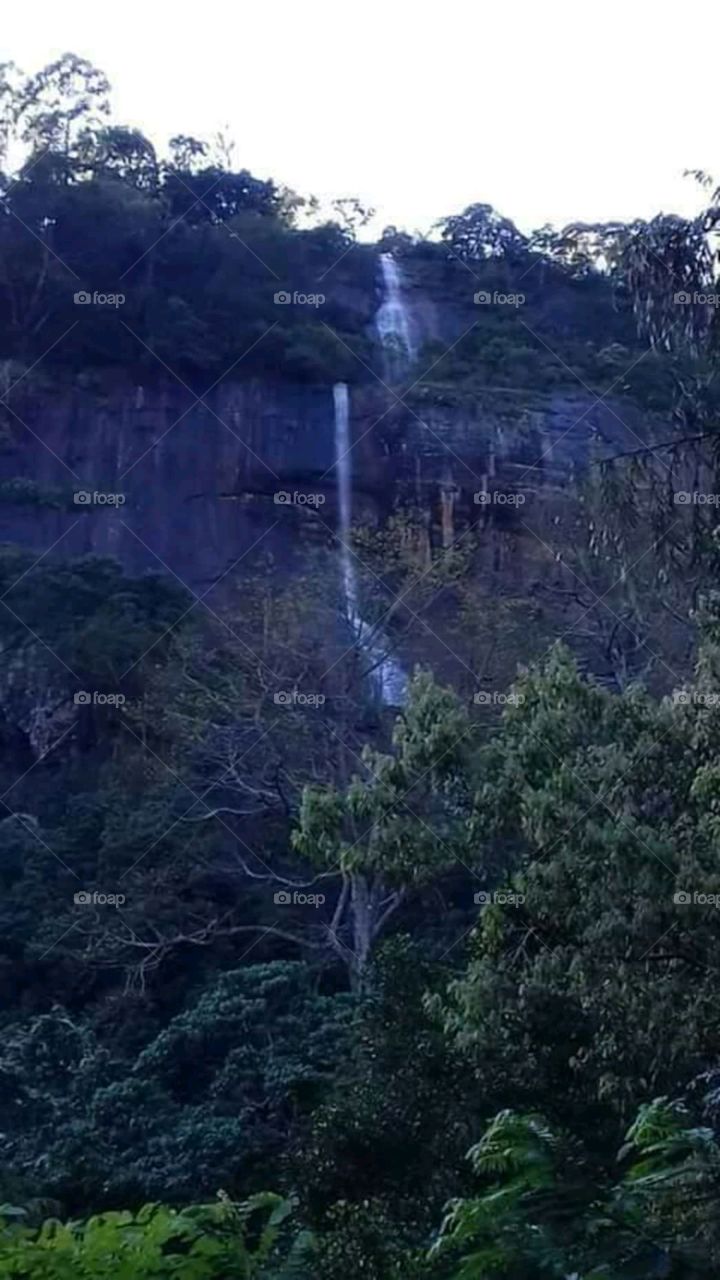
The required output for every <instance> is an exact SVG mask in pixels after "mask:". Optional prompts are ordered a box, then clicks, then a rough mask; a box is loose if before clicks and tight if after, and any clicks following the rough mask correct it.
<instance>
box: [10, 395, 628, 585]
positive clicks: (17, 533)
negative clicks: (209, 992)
mask: <svg viewBox="0 0 720 1280" xmlns="http://www.w3.org/2000/svg"><path fill="white" fill-rule="evenodd" d="M10 403H11V405H12V410H13V412H12V413H11V414H8V415H7V416H6V419H5V429H4V433H3V438H2V441H1V443H0V540H2V541H3V542H15V543H17V544H19V545H21V546H25V547H28V548H30V549H32V550H35V551H37V553H38V554H40V553H42V552H46V551H47V550H48V548H50V547H54V549H55V550H54V553H55V554H58V555H63V556H70V555H83V554H89V553H94V554H98V555H112V556H116V557H118V559H119V560H120V561H121V563H122V564H123V565H124V566H125V567H126V568H127V570H128V571H130V572H131V573H142V572H144V571H146V570H156V571H158V570H161V569H162V568H163V567H164V568H165V569H166V570H168V571H170V572H172V573H174V574H176V575H177V576H178V577H179V578H180V579H181V581H183V582H184V583H185V584H187V586H189V587H190V588H192V589H193V590H195V591H197V590H199V589H201V588H205V587H207V586H208V585H210V584H211V583H213V582H215V581H216V580H217V579H218V578H220V577H221V576H222V575H223V574H227V573H228V571H229V570H232V566H233V565H235V564H236V563H237V562H238V561H239V560H240V558H242V557H245V558H246V559H245V563H247V564H250V563H252V557H253V554H254V549H260V548H262V550H263V551H265V552H270V553H272V554H273V555H274V556H275V557H276V559H277V562H278V563H279V564H281V565H288V564H289V563H291V561H292V556H293V555H295V554H297V553H298V552H299V550H300V549H301V547H302V545H303V541H304V532H306V533H307V534H308V535H309V536H310V537H311V538H312V539H313V541H315V542H317V540H318V539H321V540H322V539H327V541H328V543H330V542H331V540H332V537H333V533H334V530H335V528H336V514H337V513H336V480H335V471H334V464H335V434H334V417H333V395H332V387H330V386H328V387H312V386H303V385H294V386H293V385H288V384H286V383H283V382H281V381H277V382H262V383H260V382H245V383H241V382H230V381H228V382H225V383H223V384H221V385H220V386H219V387H218V388H217V389H216V390H214V391H213V392H211V393H210V394H209V395H208V396H205V397H204V398H203V399H202V400H197V399H196V398H195V397H194V396H193V395H192V394H191V393H190V392H189V391H188V390H186V389H184V388H182V387H180V386H178V385H177V384H171V383H170V382H167V383H164V384H160V383H155V384H154V385H148V386H145V387H136V386H129V385H123V384H122V383H119V384H118V383H116V384H115V385H112V386H107V387H105V388H104V389H103V392H102V394H99V393H98V392H97V391H90V390H83V389H78V388H72V389H65V390H62V389H59V390H56V391H54V392H53V393H52V394H51V395H50V394H42V393H29V392H24V393H23V394H22V395H20V394H16V395H14V396H13V397H12V399H11V401H10ZM350 404H351V433H352V438H353V440H354V442H355V443H354V445H353V489H354V506H355V513H356V515H357V517H358V518H361V519H364V520H369V521H371V522H375V521H380V520H382V519H383V518H385V517H386V516H387V515H388V514H389V513H390V512H391V511H392V510H393V509H396V508H397V506H398V505H402V504H407V505H412V506H413V507H414V508H415V509H420V510H422V511H424V512H425V513H426V521H427V525H428V528H429V530H430V538H431V541H432V542H434V543H437V545H443V544H444V545H448V543H449V542H450V541H452V538H453V536H456V534H457V533H458V532H460V531H461V529H462V528H463V526H464V525H466V524H467V523H468V522H473V521H474V520H475V519H476V518H477V515H478V504H477V502H476V501H475V499H474V495H475V494H476V493H478V492H480V491H482V490H483V488H493V487H499V488H501V489H511V490H514V491H517V492H521V493H523V494H524V495H525V499H526V503H525V505H524V511H525V512H526V513H528V514H529V513H530V512H532V513H533V518H534V519H537V518H540V517H541V516H542V511H543V508H544V507H546V506H547V507H548V510H549V509H550V506H552V500H553V499H554V498H556V497H557V495H558V494H559V493H562V492H563V491H564V490H565V489H566V488H567V484H568V482H569V480H570V478H571V476H572V475H573V474H574V473H577V472H578V471H581V470H582V469H583V468H584V467H586V466H587V465H588V462H589V460H590V458H591V456H592V455H593V453H595V454H596V455H597V454H598V453H601V452H602V451H603V449H605V448H612V449H631V448H633V447H634V446H636V445H637V443H638V440H639V439H644V438H647V436H648V433H649V432H650V431H652V430H653V424H652V423H651V422H649V420H648V418H647V416H645V415H643V414H642V413H640V412H639V411H638V410H637V409H633V408H632V407H631V406H628V404H627V403H624V404H621V405H620V404H613V402H612V401H610V402H606V401H600V400H593V397H592V396H591V395H589V394H587V395H586V394H584V393H582V394H580V395H567V396H557V395H556V396H553V397H547V398H543V397H541V396H534V397H531V396H529V395H528V393H526V392H525V393H518V394H517V395H512V394H507V395H505V396H504V397H503V396H500V395H498V393H497V392H494V393H488V395H487V397H485V396H482V397H480V398H478V400H477V401H476V402H475V403H473V404H471V405H465V406H463V407H462V408H458V407H456V406H453V405H448V404H443V403H442V400H441V399H440V400H438V397H437V395H433V396H431V397H430V396H428V397H425V396H424V395H423V394H418V392H417V390H416V392H414V393H413V396H412V398H410V399H408V400H407V402H405V401H400V400H396V399H394V397H393V396H392V395H391V394H390V393H389V392H388V391H387V390H386V389H385V388H383V387H382V386H380V385H379V384H374V385H372V386H370V385H368V384H364V385H361V386H357V387H354V388H351V395H350ZM296 491H297V492H298V493H300V494H302V495H305V496H306V495H308V494H317V495H320V498H321V500H322V501H321V505H319V506H314V507H313V506H311V505H308V504H304V505H298V504H291V505H283V504H282V502H280V503H278V502H277V501H276V495H278V494H279V493H282V492H289V493H291V494H293V493H294V492H296ZM78 494H80V495H85V496H87V495H89V500H86V497H85V496H84V497H83V498H81V500H80V501H78V500H77V499H76V496H75V495H78ZM95 495H101V496H100V497H97V498H96V496H95ZM107 495H121V496H120V498H119V499H115V497H114V496H111V497H110V498H108V497H107ZM116 503H117V505H116ZM298 534H299V535H300V536H298ZM238 571H239V570H238Z"/></svg>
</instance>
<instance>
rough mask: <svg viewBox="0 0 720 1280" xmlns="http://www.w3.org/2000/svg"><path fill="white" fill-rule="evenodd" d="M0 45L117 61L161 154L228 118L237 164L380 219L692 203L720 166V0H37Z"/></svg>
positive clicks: (36, 61) (633, 209)
mask: <svg viewBox="0 0 720 1280" xmlns="http://www.w3.org/2000/svg"><path fill="white" fill-rule="evenodd" d="M8 8H9V11H8V13H7V14H6V15H5V19H4V23H3V28H4V29H3V33H2V44H3V57H10V58H12V59H14V61H16V62H17V63H18V64H19V65H20V67H22V69H23V70H25V71H34V70H36V69H37V68H38V67H40V66H41V65H43V64H44V63H46V62H48V61H49V60H51V59H53V58H55V57H57V56H58V55H59V54H61V53H63V52H65V51H66V50H72V51H73V52H76V53H78V54H80V55H82V56H84V57H86V58H89V59H90V60H91V61H92V62H94V63H95V64H96V65H97V66H99V67H101V68H102V69H103V70H104V71H105V72H106V73H107V75H108V76H109V78H110V80H111V82H112V84H113V86H114V105H115V116H116V118H117V119H118V120H119V121H120V122H121V123H125V124H130V125H134V126H136V127H139V128H142V129H143V131H144V132H145V133H146V134H148V136H149V137H150V138H151V139H152V140H153V142H155V143H156V145H159V146H160V147H163V148H164V146H165V144H166V142H167V139H168V138H169V137H170V136H171V135H172V134H174V133H191V134H194V135H195V136H198V137H208V136H209V135H211V134H213V133H214V132H216V131H217V130H218V129H219V128H224V127H227V130H228V132H229V134H230V135H231V136H232V137H233V138H234V139H235V141H236V144H237V148H236V152H235V158H236V161H237V163H238V166H239V167H246V168H249V169H251V170H252V172H254V173H255V174H257V175H258V176H259V177H273V178H275V179H276V180H277V181H279V182H283V183H285V184H287V185H289V186H291V187H294V188H295V189H296V190H298V191H299V192H301V193H303V194H308V193H313V194H315V195H317V196H319V197H320V198H321V199H322V200H328V199H330V198H332V197H334V196H345V195H357V196H359V197H360V198H361V199H362V200H363V201H365V202H367V203H369V204H371V205H373V206H374V207H375V208H376V209H377V210H378V219H377V225H378V226H379V227H382V226H384V225H386V224H388V223H396V224H397V225H399V226H402V227H404V228H406V229H408V230H415V229H421V230H426V229H427V228H428V227H429V226H430V225H431V223H432V222H433V221H434V220H435V219H437V218H439V217H441V216H443V215H444V214H447V213H453V212H458V211H460V210H461V209H463V208H464V207H465V205H467V204H470V203H472V202H474V201H484V202H487V203H489V204H493V205H495V207H496V208H497V209H499V210H500V211H501V212H502V213H504V214H506V215H507V216H509V217H511V218H513V219H514V220H515V221H516V222H517V223H518V225H519V226H521V227H522V228H523V229H524V230H527V229H529V228H531V227H533V226H540V225H541V224H542V223H544V222H552V223H554V224H556V225H564V224H565V223H567V222H570V221H575V220H582V221H600V220H602V221H606V220H609V219H614V218H630V217H634V216H640V217H649V216H652V215H653V214H654V213H656V212H658V211H660V210H663V211H665V212H680V213H689V212H694V211H695V210H696V209H697V208H698V206H699V203H700V199H701V197H700V195H699V191H698V188H697V187H696V186H695V184H694V183H693V182H692V181H691V180H690V179H687V178H685V179H684V178H683V177H682V171H683V169H685V168H703V169H706V170H708V171H709V172H710V173H712V174H713V175H716V174H717V175H718V176H719V177H720V155H719V154H718V152H719V151H720V143H719V141H718V131H717V100H716V77H715V76H714V75H713V72H712V68H713V57H714V54H715V52H716V50H717V35H718V28H719V27H720V20H719V18H718V16H717V12H716V11H718V12H720V7H719V6H717V4H713V3H710V2H709V0H708V3H699V2H698V0H684V2H683V3H682V4H681V5H672V6H671V5H670V3H669V0H604V2H603V3H602V4H599V3H598V2H597V0H593V2H592V3H589V2H588V0H545V2H543V0H516V2H515V3H509V2H508V0H505V3H504V4H502V3H500V4H498V3H496V2H494V3H489V2H488V0H467V2H466V3H459V2H458V0H444V2H443V3H440V4H438V3H432V4H430V3H424V2H423V0H363V2H362V3H360V4H348V3H341V0H304V2H303V3H298V0H252V2H251V3H249V2H248V0H234V2H233V3H228V4H220V3H217V2H216V0H191V2H188V0H114V2H113V3H109V0H34V2H29V3H25V4H19V3H18V2H17V0H13V3H12V4H11V5H9V6H8Z"/></svg>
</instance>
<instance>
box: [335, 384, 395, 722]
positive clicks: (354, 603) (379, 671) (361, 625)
mask: <svg viewBox="0 0 720 1280" xmlns="http://www.w3.org/2000/svg"><path fill="white" fill-rule="evenodd" d="M333 398H334V402H335V470H336V473H337V488H338V534H339V541H340V571H341V577H342V589H343V601H344V605H345V617H346V619H347V623H348V626H349V628H350V630H351V632H352V634H353V636H354V638H355V642H356V644H357V645H358V646H359V647H360V649H361V650H362V651H363V653H364V655H365V659H366V661H367V663H368V666H369V667H370V668H371V672H370V678H371V680H372V681H373V684H374V685H375V687H376V689H377V692H378V695H379V697H380V700H381V702H383V703H384V704H385V706H388V707H400V706H402V704H403V702H404V701H405V694H406V689H407V678H406V676H405V672H404V671H403V669H402V667H401V666H400V663H399V662H396V661H395V660H394V659H393V658H390V657H388V656H387V653H386V650H387V647H388V641H387V637H386V636H385V635H383V632H382V630H381V629H380V628H378V627H371V626H369V625H368V623H366V622H365V620H364V619H363V617H362V614H361V613H360V608H359V602H358V587H357V573H356V572H355V562H354V560H353V553H352V551H351V549H350V529H351V525H352V453H351V441H350V396H349V393H348V389H347V385H346V384H345V383H344V382H338V383H336V384H335V386H334V387H333Z"/></svg>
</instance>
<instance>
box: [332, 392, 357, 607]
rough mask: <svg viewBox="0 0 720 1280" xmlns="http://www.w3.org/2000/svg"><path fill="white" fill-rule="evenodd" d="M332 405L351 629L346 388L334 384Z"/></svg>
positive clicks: (353, 597) (353, 595) (353, 584)
mask: <svg viewBox="0 0 720 1280" xmlns="http://www.w3.org/2000/svg"><path fill="white" fill-rule="evenodd" d="M333 399H334V401H335V470H336V471H337V488H338V519H339V533H340V567H341V570H342V581H343V595H344V598H345V612H346V615H347V619H348V622H349V623H350V624H351V626H352V627H353V629H355V622H356V619H357V616H358V609H357V604H358V601H357V577H356V574H355V565H354V564H353V560H352V552H351V551H350V545H349V537H350V525H351V523H352V462H351V459H350V397H349V395H348V389H347V385H346V383H344V382H337V383H336V384H335V386H334V387H333Z"/></svg>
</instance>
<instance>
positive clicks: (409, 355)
mask: <svg viewBox="0 0 720 1280" xmlns="http://www.w3.org/2000/svg"><path fill="white" fill-rule="evenodd" d="M380 270H381V271H382V280H383V300H382V303H381V304H380V307H379V308H378V312H377V315H376V316H375V328H376V330H377V334H378V337H379V339H380V342H381V343H382V346H383V349H384V352H385V359H386V363H387V366H388V376H389V377H391V378H393V379H394V380H399V379H400V378H401V377H402V376H403V374H404V373H405V371H406V369H407V367H408V365H410V364H412V363H413V361H414V360H415V357H416V356H417V346H416V343H415V339H414V336H413V322H412V318H411V316H410V312H409V310H408V307H407V306H406V303H405V299H404V297H403V290H402V280H401V278H400V269H399V267H398V265H397V262H396V261H395V259H394V258H393V256H392V254H391V253H381V254H380Z"/></svg>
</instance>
